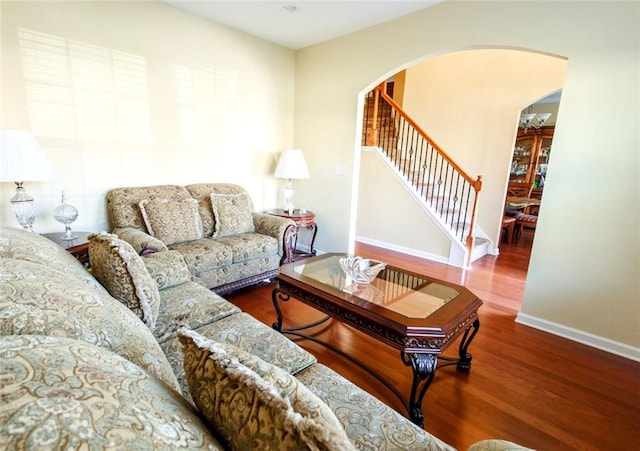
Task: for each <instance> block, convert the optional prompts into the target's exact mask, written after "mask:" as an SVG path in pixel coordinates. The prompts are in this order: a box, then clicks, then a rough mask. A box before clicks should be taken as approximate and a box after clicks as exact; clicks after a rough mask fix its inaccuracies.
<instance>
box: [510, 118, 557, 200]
mask: <svg viewBox="0 0 640 451" xmlns="http://www.w3.org/2000/svg"><path fill="white" fill-rule="evenodd" d="M553 131H554V127H540V128H539V129H535V128H529V129H527V130H524V129H523V128H519V129H518V136H517V138H516V144H515V147H514V149H513V159H512V160H511V170H510V175H509V182H510V183H514V182H515V183H525V184H531V183H533V191H532V193H531V197H535V198H537V199H540V198H541V197H542V189H543V188H544V181H545V177H546V176H547V166H548V164H549V154H550V153H551V141H552V140H553Z"/></svg>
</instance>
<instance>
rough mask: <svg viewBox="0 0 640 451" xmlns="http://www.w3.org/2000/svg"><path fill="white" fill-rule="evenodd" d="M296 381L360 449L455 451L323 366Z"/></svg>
mask: <svg viewBox="0 0 640 451" xmlns="http://www.w3.org/2000/svg"><path fill="white" fill-rule="evenodd" d="M296 378H297V379H298V380H300V381H301V382H302V383H303V384H304V385H305V386H306V387H307V388H308V389H309V390H311V391H312V392H313V393H314V394H315V395H317V396H318V397H319V398H320V399H321V400H323V401H324V402H325V403H327V405H328V406H329V407H330V408H331V410H332V411H333V412H334V413H335V415H336V417H337V418H338V421H340V423H341V424H342V427H343V428H344V430H345V431H346V433H347V436H348V437H349V439H350V440H351V442H352V443H354V444H355V445H356V447H357V448H359V449H367V450H372V451H375V450H379V451H382V450H387V449H420V450H429V451H444V450H446V451H455V448H452V447H451V446H449V445H447V444H446V443H444V442H442V441H440V440H438V439H437V438H436V437H434V436H432V435H431V434H429V433H428V432H426V431H425V430H423V429H421V428H419V427H418V426H416V425H415V424H413V423H411V422H410V421H407V419H406V418H404V417H403V416H402V415H400V414H399V413H398V412H396V411H395V410H393V409H391V408H390V407H389V406H387V405H386V404H384V403H383V402H382V401H380V400H379V399H377V398H376V397H374V396H372V395H371V394H369V393H367V392H366V391H364V390H362V389H361V388H360V387H358V386H356V385H354V384H353V383H352V382H350V381H348V380H347V379H345V378H344V377H342V376H341V375H339V374H338V373H336V372H335V371H333V370H331V369H329V368H327V367H326V366H324V365H322V364H317V365H313V366H310V367H309V368H307V369H306V370H304V371H302V372H300V373H298V374H297V375H296Z"/></svg>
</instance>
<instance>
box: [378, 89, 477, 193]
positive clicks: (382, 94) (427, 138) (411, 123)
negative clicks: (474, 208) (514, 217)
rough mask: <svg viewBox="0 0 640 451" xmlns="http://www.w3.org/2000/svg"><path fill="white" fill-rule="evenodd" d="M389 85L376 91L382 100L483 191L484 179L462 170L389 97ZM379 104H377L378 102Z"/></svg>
mask: <svg viewBox="0 0 640 451" xmlns="http://www.w3.org/2000/svg"><path fill="white" fill-rule="evenodd" d="M386 84H387V82H386V81H385V82H383V83H382V84H380V85H378V86H377V87H376V88H375V90H376V91H379V92H380V95H381V96H382V98H383V99H384V100H385V101H386V102H387V103H389V104H390V105H391V106H392V107H393V108H394V109H395V110H396V111H397V112H398V113H400V115H401V116H402V117H403V118H404V120H406V121H407V122H408V123H409V124H410V125H411V126H412V127H413V128H414V129H415V130H416V131H417V132H418V133H419V134H420V135H422V137H423V138H424V139H426V140H427V142H429V144H430V145H431V147H433V148H434V149H435V151H436V152H438V153H439V154H440V155H441V156H442V158H444V159H445V160H446V161H447V163H449V164H450V165H451V166H453V167H454V168H455V170H456V171H458V172H459V173H460V174H461V175H462V176H463V177H464V178H465V180H466V181H467V182H469V184H470V185H472V186H473V187H474V189H475V190H476V192H479V191H480V190H481V189H482V177H481V176H478V178H477V179H474V178H473V177H472V176H470V175H469V174H467V173H466V172H465V171H464V169H462V168H461V167H460V166H458V165H457V164H456V162H455V161H453V160H452V159H451V157H450V156H449V155H448V154H447V153H446V152H445V151H444V150H442V148H441V147H440V146H438V145H437V144H436V143H435V141H434V140H433V139H431V137H430V136H429V135H428V134H427V133H426V132H425V131H424V130H423V129H422V128H420V126H419V125H418V124H416V122H415V121H414V120H413V119H411V118H410V117H409V115H408V114H407V113H405V111H404V110H403V109H402V107H400V105H398V104H397V103H396V102H395V100H393V99H392V98H391V97H389V95H388V94H387V93H386V92H385V89H384V86H385V85H386ZM376 104H377V102H376Z"/></svg>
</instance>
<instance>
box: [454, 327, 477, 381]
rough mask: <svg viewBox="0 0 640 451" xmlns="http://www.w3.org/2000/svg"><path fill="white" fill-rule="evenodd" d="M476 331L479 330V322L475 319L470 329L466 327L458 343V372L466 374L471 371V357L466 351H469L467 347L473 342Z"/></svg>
mask: <svg viewBox="0 0 640 451" xmlns="http://www.w3.org/2000/svg"><path fill="white" fill-rule="evenodd" d="M478 329H480V320H479V319H476V320H475V321H474V322H473V324H471V327H468V328H467V330H465V331H464V335H463V336H462V340H461V341H460V349H459V351H458V356H459V357H460V360H458V364H457V368H458V370H459V371H466V372H468V371H469V370H470V369H471V359H472V357H471V354H469V353H468V352H467V351H468V350H469V345H470V344H471V342H472V341H473V337H475V336H476V334H477V333H478Z"/></svg>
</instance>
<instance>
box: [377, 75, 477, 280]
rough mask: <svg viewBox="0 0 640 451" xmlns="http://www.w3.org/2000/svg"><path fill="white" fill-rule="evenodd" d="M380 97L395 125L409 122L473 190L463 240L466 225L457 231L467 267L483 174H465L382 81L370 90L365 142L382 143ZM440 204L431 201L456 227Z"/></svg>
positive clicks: (456, 189) (444, 217) (455, 233)
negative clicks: (370, 110)
mask: <svg viewBox="0 0 640 451" xmlns="http://www.w3.org/2000/svg"><path fill="white" fill-rule="evenodd" d="M381 99H382V100H384V101H385V102H386V103H387V104H388V105H389V106H390V107H391V109H392V111H395V113H396V116H395V118H394V119H393V120H394V121H395V122H396V124H398V123H406V124H407V125H408V127H409V129H410V130H412V131H413V132H415V133H417V135H418V136H419V137H420V139H422V140H423V141H424V142H425V143H426V144H427V146H429V147H430V148H431V149H432V150H433V151H434V152H435V154H436V155H438V158H440V159H441V161H444V162H445V164H446V165H448V166H449V167H451V170H452V171H453V173H455V174H456V175H457V176H458V177H460V179H461V180H464V183H466V184H467V186H468V187H469V189H472V190H473V192H474V195H473V205H472V206H471V211H470V212H469V210H467V209H466V208H465V209H464V210H463V211H465V212H466V213H465V214H464V217H465V218H466V219H468V220H469V222H468V223H466V221H465V225H466V224H468V226H469V229H468V233H467V236H466V239H464V230H466V227H464V228H463V229H462V231H461V232H460V235H459V239H460V240H461V244H463V246H465V247H466V249H467V253H466V261H465V262H464V264H465V266H466V267H470V266H471V259H472V254H473V247H474V241H475V238H474V236H473V231H474V229H475V226H476V218H477V212H478V193H479V192H480V191H481V190H482V176H480V175H478V177H477V178H475V179H474V178H473V177H471V176H470V175H469V174H467V173H466V172H465V171H464V170H463V169H462V168H461V167H460V166H459V165H458V164H457V163H455V162H454V161H453V159H452V158H451V157H450V156H449V155H448V154H447V153H446V152H445V151H444V150H442V148H441V147H440V146H438V145H437V144H436V143H435V142H434V141H433V139H431V137H430V136H429V135H428V134H427V133H426V132H425V131H424V130H423V129H422V128H421V127H420V126H419V125H418V124H417V123H416V122H415V121H414V120H413V119H411V117H409V115H408V114H407V113H406V112H405V111H404V110H403V109H402V108H401V107H400V105H398V104H397V103H396V102H395V100H393V98H391V96H389V95H388V94H387V92H386V82H383V83H381V84H380V85H378V86H376V88H374V90H373V101H374V106H373V111H374V118H373V120H372V122H371V124H372V126H371V128H372V129H371V130H370V133H369V134H368V136H367V145H372V146H380V145H381V143H380V142H379V139H382V137H381V136H379V133H378V132H379V129H378V115H379V110H378V108H379V106H378V104H379V101H380V100H381ZM392 118H393V116H392ZM404 136H406V135H404ZM396 137H397V138H400V137H399V136H397V135H396ZM386 139H387V140H388V138H386ZM412 139H413V138H412ZM387 144H388V143H387ZM382 147H383V148H384V151H385V152H386V153H387V155H388V156H390V157H391V154H390V153H389V152H390V149H387V148H386V147H385V146H384V145H382ZM393 158H395V157H393ZM436 164H437V163H436ZM440 167H441V168H442V166H440ZM399 169H400V168H399ZM403 172H404V171H403ZM405 175H407V174H405ZM445 183H446V182H445ZM449 188H451V185H450V186H449ZM460 189H462V187H460ZM454 191H455V194H454V202H455V201H456V200H461V199H460V198H459V197H458V196H459V195H460V194H461V193H462V191H460V190H459V189H458V187H457V186H456V188H455V190H454ZM462 196H463V197H465V195H464V194H462ZM469 197H471V196H469ZM431 199H433V190H432V192H431ZM425 200H426V199H425ZM443 205H444V204H440V205H438V204H437V201H436V204H433V205H432V206H433V207H434V210H435V211H439V213H440V214H442V215H443V220H444V221H445V223H448V221H449V220H451V223H450V225H451V226H452V227H453V228H454V229H455V227H454V219H455V216H449V217H447V215H448V212H447V213H445V212H444V211H445V210H446V209H445V208H443ZM469 213H470V214H469ZM454 235H456V236H458V231H457V229H456V230H455V231H454Z"/></svg>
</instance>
